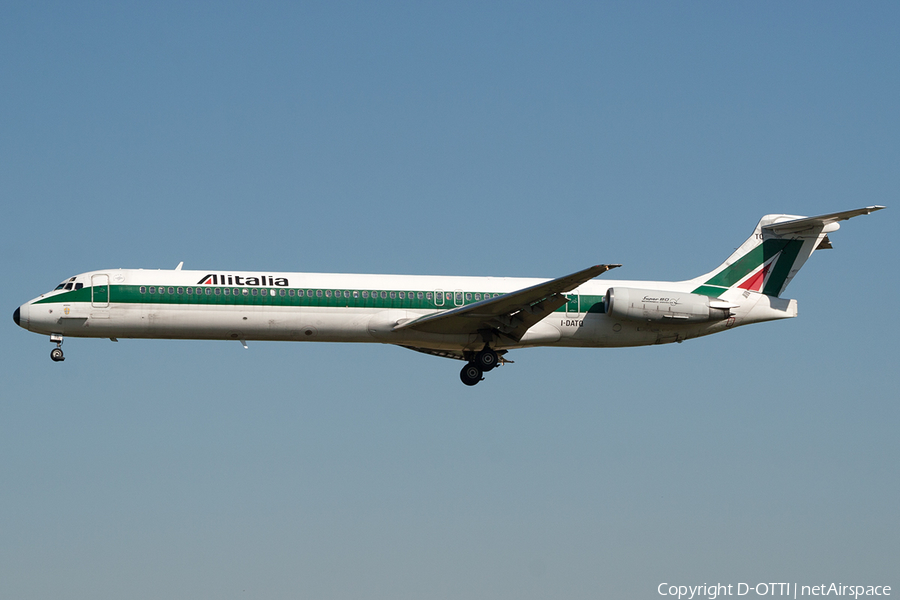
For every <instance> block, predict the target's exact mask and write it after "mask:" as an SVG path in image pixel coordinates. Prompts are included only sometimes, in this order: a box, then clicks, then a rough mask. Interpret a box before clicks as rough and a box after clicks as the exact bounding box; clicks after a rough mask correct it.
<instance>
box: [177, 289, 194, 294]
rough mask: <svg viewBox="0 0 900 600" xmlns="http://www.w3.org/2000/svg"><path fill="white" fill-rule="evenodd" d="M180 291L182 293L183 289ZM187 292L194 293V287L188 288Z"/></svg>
mask: <svg viewBox="0 0 900 600" xmlns="http://www.w3.org/2000/svg"><path fill="white" fill-rule="evenodd" d="M178 293H179V294H180V293H181V290H179V291H178ZM187 293H188V294H193V293H194V288H188V289H187Z"/></svg>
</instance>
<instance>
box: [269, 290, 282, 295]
mask: <svg viewBox="0 0 900 600" xmlns="http://www.w3.org/2000/svg"><path fill="white" fill-rule="evenodd" d="M272 294H275V291H274V290H273V291H272ZM278 295H279V296H284V295H285V291H284V290H278Z"/></svg>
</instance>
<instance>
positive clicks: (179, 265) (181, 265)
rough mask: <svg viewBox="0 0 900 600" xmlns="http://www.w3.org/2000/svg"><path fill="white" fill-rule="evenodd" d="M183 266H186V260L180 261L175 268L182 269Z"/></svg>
mask: <svg viewBox="0 0 900 600" xmlns="http://www.w3.org/2000/svg"><path fill="white" fill-rule="evenodd" d="M183 266H184V261H181V262H180V263H178V266H177V267H175V270H176V271H180V270H181V267H183Z"/></svg>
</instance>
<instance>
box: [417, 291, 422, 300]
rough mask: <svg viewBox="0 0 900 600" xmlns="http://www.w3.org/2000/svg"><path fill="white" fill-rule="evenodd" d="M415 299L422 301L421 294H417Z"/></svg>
mask: <svg viewBox="0 0 900 600" xmlns="http://www.w3.org/2000/svg"><path fill="white" fill-rule="evenodd" d="M416 297H417V298H418V299H419V300H421V299H422V292H419V293H418V294H416Z"/></svg>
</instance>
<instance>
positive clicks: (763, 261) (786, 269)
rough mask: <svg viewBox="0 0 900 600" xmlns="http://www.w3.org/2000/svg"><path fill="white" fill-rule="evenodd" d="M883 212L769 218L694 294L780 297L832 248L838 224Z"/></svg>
mask: <svg viewBox="0 0 900 600" xmlns="http://www.w3.org/2000/svg"><path fill="white" fill-rule="evenodd" d="M882 208H884V207H883V206H867V207H866V208H859V209H856V210H848V211H844V212H839V213H831V214H827V215H820V216H818V217H799V216H796V215H766V216H764V217H763V218H762V219H760V221H759V223H758V224H757V225H756V229H755V230H754V231H753V235H751V236H750V238H749V239H748V240H747V241H746V242H744V243H743V244H741V247H740V248H738V249H737V250H735V251H734V253H733V254H732V255H731V256H729V257H728V259H727V260H726V261H725V262H724V263H722V264H721V265H719V267H718V268H716V269H715V270H713V271H710V272H709V273H707V274H706V275H701V276H700V277H697V278H696V279H693V280H691V281H692V282H695V283H696V284H697V287H696V289H694V293H695V294H703V295H705V296H714V297H718V296H720V295H721V294H722V293H723V292H725V290H728V289H733V288H738V289H744V290H750V291H753V292H761V293H763V294H766V295H767V296H780V295H781V294H782V292H784V290H785V288H787V286H788V284H789V283H790V282H791V280H792V279H793V278H794V275H796V274H797V272H798V271H799V270H800V267H802V266H803V264H804V263H805V262H806V260H807V259H808V258H809V257H810V255H812V253H813V252H814V251H816V250H819V249H823V250H824V249H828V248H831V241H830V240H829V239H828V234H829V233H831V232H833V231H837V230H838V229H839V228H840V225H839V224H838V221H845V220H847V219H850V218H853V217H856V216H859V215H867V214H869V213H872V212H875V211H876V210H881V209H882Z"/></svg>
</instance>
